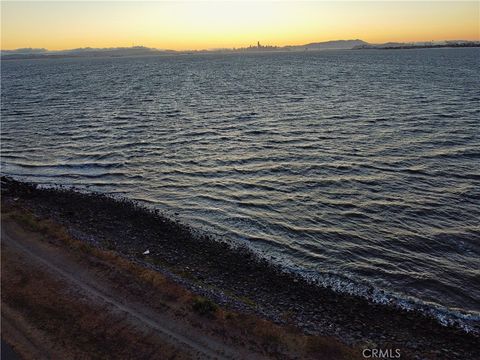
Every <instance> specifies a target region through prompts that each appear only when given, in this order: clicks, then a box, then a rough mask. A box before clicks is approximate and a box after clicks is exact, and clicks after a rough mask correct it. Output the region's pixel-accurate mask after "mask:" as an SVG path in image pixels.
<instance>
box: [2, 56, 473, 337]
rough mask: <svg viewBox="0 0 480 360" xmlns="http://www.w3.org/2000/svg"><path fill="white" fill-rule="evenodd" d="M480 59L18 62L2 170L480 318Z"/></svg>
mask: <svg viewBox="0 0 480 360" xmlns="http://www.w3.org/2000/svg"><path fill="white" fill-rule="evenodd" d="M479 59H480V49H429V50H426V49H422V50H393V51H387V50H385V51H326V52H310V53H309V52H305V53H274V54H268V53H264V54H228V55H219V54H207V55H186V56H169V57H137V58H135V57H132V58H95V59H55V60H23V61H4V62H2V97H1V99H2V108H1V115H2V172H3V173H5V174H10V175H14V176H16V177H18V178H22V179H27V180H32V181H36V182H39V183H43V184H52V183H55V184H67V185H75V186H81V187H87V186H88V189H90V190H95V191H102V192H106V193H116V194H120V195H122V196H126V197H128V198H131V199H135V200H139V201H142V202H145V203H148V204H149V206H154V207H157V208H159V209H161V210H163V211H165V212H167V213H168V214H171V215H172V216H177V215H175V213H178V217H179V218H180V219H181V220H182V221H183V222H185V223H188V224H191V225H193V226H195V227H196V228H199V229H202V230H203V231H209V232H212V233H214V234H217V235H219V236H223V237H224V238H225V239H229V241H232V242H235V243H238V242H240V243H246V244H248V245H249V246H250V247H251V248H253V249H254V250H256V251H258V252H260V253H261V254H263V256H266V257H267V258H269V259H270V260H272V261H274V262H279V263H281V264H283V266H285V267H286V268H288V269H290V270H293V271H300V272H301V273H303V274H304V275H305V276H309V277H311V278H313V279H315V280H316V281H318V282H319V283H321V284H323V285H329V286H333V287H334V288H336V289H337V290H339V291H346V292H350V293H356V294H360V295H362V296H367V297H370V298H373V299H374V300H375V301H380V302H396V303H398V304H401V305H402V306H404V307H419V308H422V309H424V311H427V312H434V313H435V314H436V316H437V317H438V318H439V319H440V320H441V321H443V322H445V323H446V322H449V321H457V320H460V321H461V322H462V323H463V324H464V325H465V324H467V323H469V322H470V325H471V324H472V323H474V324H475V323H476V324H477V326H478V321H479V319H480V304H479V299H480V273H479V269H480V222H479V219H480V166H479V165H480V162H479V159H480V126H479V118H480V116H479V115H480V106H479V104H480V91H479V84H480V81H479V80H480V66H479V65H480V63H479V62H480V60H479ZM372 288H373V290H372ZM470 325H465V326H466V327H467V328H468V326H470ZM474 326H475V325H474Z"/></svg>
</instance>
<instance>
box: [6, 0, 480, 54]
mask: <svg viewBox="0 0 480 360" xmlns="http://www.w3.org/2000/svg"><path fill="white" fill-rule="evenodd" d="M1 7H2V25H1V29H2V35H1V48H2V49H4V50H7V49H16V48H26V47H31V48H48V49H50V50H61V49H71V48H78V47H99V48H102V47H129V46H132V45H143V46H148V47H152V48H159V49H174V50H200V49H212V48H232V47H245V46H249V45H252V44H256V42H257V41H258V40H259V41H260V42H261V43H262V44H270V45H278V46H283V45H301V44H305V43H310V42H319V41H327V40H338V39H362V40H364V41H367V42H370V43H382V42H388V41H398V42H409V41H431V40H480V25H479V24H480V19H479V17H480V3H479V2H476V1H473V2H458V1H457V2H453V1H448V2H447V1H441V2H440V1H438V2H394V1H383V2H366V1H356V2H343V1H330V2H293V1H292V2H136V3H135V2H119V1H116V2H83V3H81V2H66V1H63V2H43V1H37V2H20V1H7V2H2V4H1Z"/></svg>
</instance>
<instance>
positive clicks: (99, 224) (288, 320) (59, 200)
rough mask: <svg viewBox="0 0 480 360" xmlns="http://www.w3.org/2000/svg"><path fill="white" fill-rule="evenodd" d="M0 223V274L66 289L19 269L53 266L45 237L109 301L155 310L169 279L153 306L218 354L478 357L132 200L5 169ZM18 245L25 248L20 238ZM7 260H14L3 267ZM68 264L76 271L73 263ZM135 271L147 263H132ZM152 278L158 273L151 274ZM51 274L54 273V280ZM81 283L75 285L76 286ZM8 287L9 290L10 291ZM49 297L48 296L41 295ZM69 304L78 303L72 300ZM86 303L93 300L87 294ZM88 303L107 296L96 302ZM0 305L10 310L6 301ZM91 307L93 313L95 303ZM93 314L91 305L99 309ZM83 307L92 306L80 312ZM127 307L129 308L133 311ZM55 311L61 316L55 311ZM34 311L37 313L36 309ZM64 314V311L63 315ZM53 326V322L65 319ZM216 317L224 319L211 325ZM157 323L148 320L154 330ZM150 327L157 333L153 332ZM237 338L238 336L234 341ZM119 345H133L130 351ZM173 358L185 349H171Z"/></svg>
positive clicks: (473, 342)
mask: <svg viewBox="0 0 480 360" xmlns="http://www.w3.org/2000/svg"><path fill="white" fill-rule="evenodd" d="M4 221H7V223H5V222H4ZM4 224H5V225H4ZM2 225H3V226H2V229H3V228H5V229H7V230H8V229H10V230H8V231H10V233H5V234H4V232H2V257H3V259H2V260H3V261H2V266H4V265H5V266H6V267H7V268H6V270H4V269H2V273H3V274H5V272H4V271H7V272H8V271H12V272H14V273H15V272H16V271H18V269H22V268H24V269H27V270H25V271H27V273H26V274H24V275H21V276H20V278H18V276H17V277H16V279H17V281H20V283H21V282H22V281H24V280H22V279H23V278H26V279H29V278H30V277H32V276H34V274H42V273H45V274H48V275H45V277H46V279H48V280H45V283H46V284H47V283H48V282H49V281H51V282H52V283H51V292H53V293H56V292H58V291H60V292H61V291H62V290H61V289H64V288H68V286H67V285H66V284H70V285H69V286H72V283H75V281H74V280H73V279H69V278H68V277H67V278H65V276H63V278H62V280H61V281H60V280H58V278H56V277H58V276H59V275H58V274H57V275H54V276H53V278H52V269H51V268H50V270H45V269H44V270H42V271H43V272H42V271H40V270H41V269H40V270H39V269H37V268H35V269H34V268H31V269H30V268H29V267H25V264H26V263H28V264H35V263H38V264H40V265H39V267H40V268H42V266H45V261H47V263H48V262H50V261H49V260H48V259H50V260H52V261H51V262H52V263H54V259H55V257H51V258H48V257H47V255H46V254H48V253H49V252H52V251H54V250H51V249H50V250H45V251H43V250H39V249H41V246H39V245H38V244H43V245H42V246H47V245H48V246H53V247H54V248H55V249H57V250H55V251H57V252H58V253H59V254H63V255H58V256H57V258H65V257H66V258H74V259H75V260H71V264H70V265H71V266H70V265H69V267H67V269H70V272H69V273H77V272H79V273H82V270H81V269H83V268H86V269H89V270H88V271H93V273H94V274H95V275H94V276H93V275H92V277H93V278H95V279H101V281H102V282H106V284H105V285H101V284H100V281H97V282H98V284H97V285H96V286H93V288H95V289H98V288H105V289H109V288H112V287H113V288H114V289H116V291H119V289H123V288H125V289H126V292H125V291H123V290H122V291H123V292H122V291H121V292H119V293H115V292H107V295H108V296H107V299H110V300H114V299H119V298H124V299H128V298H129V296H132V295H131V294H137V295H138V294H140V295H141V296H140V297H138V298H136V300H135V301H140V302H141V303H142V302H143V303H145V302H148V304H147V305H148V306H146V308H147V310H148V311H149V312H154V313H156V312H158V311H159V310H158V309H156V308H155V307H154V306H153V305H152V304H153V303H155V302H153V300H152V299H155V298H156V296H160V295H158V294H162V291H167V293H168V289H172V288H173V289H175V291H174V292H175V293H177V292H178V293H180V294H188V295H179V296H173V298H169V296H168V295H166V298H168V299H170V300H168V301H165V300H163V301H162V302H159V303H160V304H161V303H167V305H168V306H167V307H168V308H169V309H173V310H171V311H172V313H173V314H175V311H177V312H178V314H177V315H178V316H177V317H178V318H182V316H183V317H186V318H188V319H189V318H190V316H191V318H192V319H193V320H191V321H188V322H187V323H188V324H189V325H188V326H187V327H185V329H184V330H182V329H180V331H178V334H189V333H191V334H194V335H192V336H191V338H192V339H198V338H199V337H200V338H202V336H205V334H209V335H208V336H212V339H213V340H211V339H210V338H208V339H207V340H205V339H204V340H202V341H203V342H205V341H206V342H207V343H210V342H211V343H212V344H213V345H212V346H211V347H208V346H207V350H208V349H210V350H208V351H214V352H215V351H217V350H218V349H219V348H222V346H224V347H225V348H224V349H223V350H222V351H224V352H225V354H227V353H231V354H241V351H247V352H248V354H255V356H257V355H258V356H263V357H273V358H289V357H293V358H295V357H297V358H308V357H313V358H332V359H335V358H362V350H363V349H367V348H372V349H373V348H374V349H393V350H395V349H399V350H400V352H401V354H402V358H421V359H423V358H426V359H466V358H472V356H476V353H475V351H476V346H477V344H478V340H479V339H478V336H477V335H474V334H468V333H465V332H464V331H462V330H461V329H457V328H454V327H445V326H442V325H441V324H439V323H438V322H437V321H436V320H435V319H433V318H429V317H427V316H425V315H422V314H419V313H417V312H413V311H410V312H409V311H406V310H402V309H398V308H395V307H392V306H387V305H379V304H372V303H370V302H369V301H367V300H366V299H362V298H358V297H355V296H350V295H345V294H338V293H336V292H334V291H333V290H331V289H327V288H322V287H319V286H315V285H313V284H311V283H309V282H308V281H307V280H306V279H303V278H301V277H297V276H295V275H293V274H289V273H285V272H284V271H282V269H281V268H279V267H278V266H274V265H272V264H270V263H268V262H267V261H265V260H263V259H260V258H258V257H256V256H255V255H254V254H253V253H251V252H250V251H248V249H245V248H238V247H231V246H230V245H229V244H228V242H226V241H219V240H218V239H213V238H211V237H209V236H208V235H199V234H197V233H195V232H194V231H193V230H192V229H190V228H188V227H187V226H185V225H184V224H180V223H178V222H176V221H175V220H172V219H169V218H167V217H165V216H162V215H161V214H159V213H158V212H155V211H152V210H149V209H147V208H144V207H142V206H140V205H138V204H136V203H133V202H131V201H128V200H122V199H114V198H111V197H108V196H105V195H101V194H96V193H84V192H78V191H74V190H71V189H64V188H60V187H57V188H38V187H37V186H35V185H34V184H29V183H24V182H18V181H15V180H12V179H9V178H5V177H4V178H2ZM11 229H13V230H11ZM52 229H53V230H52ZM22 231H24V232H25V231H27V232H29V234H32V233H33V234H36V235H35V236H38V237H39V238H38V239H37V240H36V242H35V244H34V245H32V244H31V243H30V242H28V241H31V240H30V239H31V238H32V236H26V235H24V236H23V237H22V236H20V235H18V234H19V233H21V232H22ZM52 231H53V232H52ZM9 234H13V235H9ZM5 239H6V240H5ZM19 239H20V240H19ZM27 239H28V240H27ZM42 239H43V240H42ZM52 239H53V240H52ZM220 240H221V239H220ZM22 241H23V242H22ZM17 243H18V244H20V245H19V246H17V245H16V244H17ZM27 244H30V245H28V246H27ZM46 244H47V245H46ZM72 244H73V245H72ZM29 246H30V247H31V248H29ZM4 247H6V248H4ZM25 249H26V250H29V252H28V251H26V250H25ZM42 251H43V252H42ZM15 252H16V253H17V255H18V254H19V252H20V253H22V254H23V256H24V257H25V256H26V257H27V258H28V257H30V258H34V259H35V256H37V257H38V254H43V255H42V256H40V258H43V260H45V257H47V260H45V261H43V262H42V261H41V259H40V260H39V259H37V260H35V261H31V262H28V261H24V263H23V265H22V263H21V261H22V260H15V261H20V263H15V261H13V259H21V257H17V256H15V255H14V253H15ZM25 254H27V255H25ZM102 254H103V255H102ZM105 254H108V256H107V255H105ZM98 259H100V260H98ZM41 264H43V265H41ZM102 264H103V265H102ZM105 264H107V265H105ZM119 264H120V265H119ZM122 264H123V265H122ZM125 264H131V265H128V266H127V265H125ZM8 266H11V268H10V270H8ZM32 266H33V265H32ZM55 266H57V265H55ZM103 266H106V268H107V269H110V270H109V271H105V272H102V270H100V269H102V267H103ZM57 267H58V266H57ZM74 268H77V269H80V270H78V271H71V270H72V269H74ZM125 268H127V269H130V270H128V271H127V270H125ZM133 268H135V269H143V270H135V271H133V270H131V269H133ZM14 269H17V270H14ZM29 269H30V270H29ZM60 270H62V268H61V267H60ZM29 271H30V273H28V272H29ZM129 271H130V272H129ZM132 271H133V272H132ZM143 271H145V273H143ZM119 274H120V275H119ZM122 274H123V275H122ZM125 274H126V275H125ZM142 274H143V275H142ZM146 274H148V275H146ZM22 276H23V277H22ZM122 276H124V277H122ZM157 276H158V277H159V279H162V280H155V279H156V278H157ZM117 277H118V278H117ZM4 279H5V281H13V280H12V279H11V278H10V277H8V278H7V277H6V276H5V275H3V276H2V288H3V290H4V291H3V292H2V303H3V302H4V295H5V289H7V290H8V289H11V291H14V289H16V288H17V286H13V285H12V286H11V287H10V288H9V285H8V283H5V284H4ZM142 279H143V280H142ZM145 279H147V282H148V281H150V283H149V284H148V286H151V287H148V286H147V285H142V281H145ZM148 279H150V280H148ZM77 280H78V279H77ZM58 281H60V282H61V284H60V285H58ZM62 281H63V282H62ZM82 281H83V280H82ZM27 283H28V281H27ZM155 283H156V285H155ZM30 284H32V282H30ZM54 284H57V285H54ZM62 284H63V285H62ZM87 284H88V283H87ZM152 284H153V285H152ZM162 284H163V285H162ZM165 284H168V286H166V285H165ZM74 285H75V284H74ZM80 285H81V281H80ZM80 285H79V284H78V283H77V284H76V285H75V286H74V288H78V286H80ZM29 286H30V285H29ZM32 286H33V285H32ZM55 286H58V289H56V288H55ZM145 286H146V287H145ZM152 286H153V287H152ZM80 287H81V286H80ZM48 288H49V286H45V287H43V288H42V289H41V290H42V291H43V292H44V293H45V291H46V290H45V289H48ZM27 290H28V286H27ZM27 290H25V292H24V293H22V294H16V295H12V296H18V297H19V298H22V296H23V297H26V298H27V299H28V298H29V296H31V297H34V295H33V294H35V292H36V291H38V290H39V289H35V288H32V289H30V290H28V291H27ZM29 291H30V292H29ZM72 291H79V290H78V289H77V290H72ZM84 291H85V289H84ZM8 294H9V293H8V291H7V296H8ZM44 295H45V296H46V297H48V294H47V293H45V294H44ZM90 295H91V294H90ZM177 295H178V294H177ZM69 296H71V295H69ZM93 297H94V298H95V296H93ZM97 297H98V296H97ZM100 297H101V296H100ZM175 297H176V298H175ZM67 298H68V296H67ZM146 299H149V300H148V301H147V300H146ZM104 300H105V299H104ZM65 301H66V300H65ZM115 301H117V300H115ZM7 302H8V301H7ZM24 302H26V303H27V305H25V306H26V307H27V308H28V306H32V307H33V308H35V306H36V305H35V304H30V305H28V304H29V303H28V301H27V300H25V301H24ZM107 302H108V301H107ZM110 302H111V301H110ZM102 304H103V305H102ZM83 305H85V304H83ZM83 305H82V306H83ZM120 305H122V304H120ZM72 306H73V308H75V306H76V305H75V304H73V305H72ZM86 306H87V307H88V306H90V307H92V306H94V305H93V303H92V302H87V303H86ZM95 306H100V307H101V306H105V304H104V303H101V302H100V304H95ZM111 306H112V305H110V307H111ZM122 306H123V305H122ZM152 307H153V308H152ZM2 308H4V309H8V305H7V307H6V308H5V307H2ZM40 308H41V306H40ZM58 308H62V306H59V307H58ZM127 308H128V307H127ZM132 308H133V306H132ZM14 310H15V311H17V312H20V313H21V312H22V311H24V309H23V310H22V309H21V308H20V309H18V308H17V309H14ZM89 311H93V310H92V308H91V309H90V310H89ZM169 311H170V310H169ZM57 312H58V311H57ZM95 312H96V313H98V312H99V309H96V310H95ZM85 313H88V311H87V310H85ZM100 313H101V312H100ZM108 314H109V313H108V312H107V315H106V316H107V318H108V317H109V316H113V315H112V314H110V315H108ZM127 314H129V315H128V316H132V314H130V313H129V312H128V311H127ZM185 314H186V315H185ZM57 315H58V317H60V318H61V316H60V314H57ZM137 315H138V314H137ZM140 315H142V314H140ZM2 316H3V310H2ZM38 316H39V317H41V316H42V314H41V311H39V313H38ZM142 316H144V315H142ZM142 316H140V318H142ZM66 317H67V318H68V316H66ZM133 317H134V318H135V316H133ZM144 317H145V318H148V316H144ZM54 318H55V317H54ZM195 319H196V320H195ZM198 319H200V320H198ZM231 319H235V320H231ZM239 319H244V320H241V321H240V320H239ZM245 319H249V320H245ZM24 320H25V321H28V320H29V319H26V318H25V319H24ZM137 320H138V316H137ZM177 321H178V320H176V321H173V322H172V324H174V325H172V326H173V327H177V326H178V323H177ZM105 322H108V319H107V320H105ZM60 323H61V321H60V320H59V323H58V324H60ZM159 323H160V322H159ZM210 323H211V324H210ZM58 324H57V325H56V327H58V326H60V325H58ZM180 324H183V323H182V322H180ZM192 324H193V325H192ZM195 324H196V325H195ZM199 324H207V326H206V327H205V329H203V328H202V326H205V325H199ZM218 324H222V326H221V327H218ZM234 324H237V325H235V326H234ZM239 324H240V328H239V327H238V325H239ZM247 324H250V325H247ZM97 325H98V324H97ZM153 325H154V324H153ZM153 325H152V324H150V327H152V326H153ZM142 326H145V327H147V328H148V326H149V324H144V323H142ZM199 326H200V327H199ZM182 327H183V325H182ZM53 328H55V327H53ZM242 328H243V329H244V331H243V332H242ZM88 329H89V327H88V326H87V327H86V328H85V329H84V330H85V331H83V333H88ZM127 329H130V327H127ZM153 329H155V326H153ZM199 329H200V330H199ZM219 329H221V330H219ZM167 330H168V329H167ZM42 331H45V329H43V330H42ZM128 331H131V332H128ZM128 331H127V333H125V334H124V336H125V339H124V340H122V343H123V344H128V343H131V342H132V341H134V340H132V339H136V340H135V341H137V340H138V339H142V336H143V335H141V334H139V333H137V332H135V331H137V330H132V329H131V330H128ZM168 331H172V330H171V329H170V330H168ZM154 332H155V333H158V332H159V333H162V332H161V331H160V330H158V329H157V331H154ZM176 333H177V332H174V334H176ZM210 334H211V335H210ZM219 334H220V335H219ZM242 334H243V335H242ZM182 336H184V335H182ZM107 338H108V339H109V337H108V336H106V337H105V339H107ZM174 338H175V336H174ZM233 338H235V339H237V340H232V339H233ZM129 339H130V340H129ZM169 339H170V337H168V336H166V337H161V336H160V338H159V339H156V340H155V341H153V340H152V341H153V343H155V344H160V345H159V346H162V345H161V344H163V347H164V348H165V349H170V350H168V351H172V354H174V353H175V351H176V350H175V349H178V348H182V347H181V346H178V343H177V344H175V341H178V339H177V340H175V341H173V342H172V341H169ZM219 339H220V340H219ZM238 339H243V340H240V341H238ZM252 339H253V340H252ZM259 339H260V340H259ZM187 340H188V339H187ZM250 342H251V343H252V344H250ZM172 343H173V345H172ZM219 344H220V345H219ZM222 344H224V345H222ZM247 344H249V345H247ZM72 346H73V345H72ZM75 346H76V345H75ZM75 346H73V348H74V349H77V350H75V351H80V350H78V349H79V348H81V347H79V346H77V347H75ZM193 347H195V346H193ZM114 348H115V347H114V346H113V345H112V349H114ZM149 349H150V351H153V353H155V351H154V350H152V349H154V348H151V347H150V348H149ZM212 349H213V350H212ZM215 349H217V350H215ZM62 351H66V350H62ZM72 351H73V350H72ZM125 351H126V352H127V353H128V351H129V350H128V349H126V350H125ZM165 351H167V350H165ZM199 351H200V350H199ZM219 351H220V350H219ZM200 352H201V351H200ZM191 353H192V352H191V351H190V352H188V351H187V353H186V354H183V355H185V356H187V357H188V356H189V355H191ZM180 355H182V354H181V352H178V356H180ZM183 355H182V356H183ZM176 356H177V355H176ZM206 356H207V357H208V354H207V355H206ZM232 356H234V355H232ZM252 356H253V355H252ZM240 357H241V356H240Z"/></svg>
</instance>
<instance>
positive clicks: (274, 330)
mask: <svg viewBox="0 0 480 360" xmlns="http://www.w3.org/2000/svg"><path fill="white" fill-rule="evenodd" d="M5 215H7V216H8V217H10V218H12V219H14V220H16V221H17V222H19V223H20V224H22V225H23V226H24V227H25V228H27V229H29V230H31V231H34V232H38V233H40V234H42V235H43V236H44V237H45V238H48V239H49V240H52V239H53V240H54V241H55V242H56V243H57V245H59V246H66V247H68V248H69V249H71V250H74V252H75V253H77V255H78V254H82V256H81V258H82V259H83V261H84V259H85V256H84V255H88V256H89V257H92V258H95V259H96V261H101V262H103V263H104V264H107V265H108V266H109V267H111V268H114V269H115V271H116V272H117V273H118V272H121V273H123V274H127V275H128V276H130V277H133V278H134V279H136V281H137V282H138V283H139V284H143V285H144V286H146V287H147V288H150V290H147V291H151V292H154V293H155V296H157V297H159V298H161V299H163V300H164V301H166V302H167V303H170V304H173V307H174V308H176V309H179V308H182V309H184V310H185V311H186V312H187V313H186V314H183V315H184V316H186V317H187V318H196V317H198V316H200V317H204V320H202V326H208V327H209V328H210V330H211V331H212V333H216V334H221V335H222V336H223V337H224V339H229V341H237V342H240V343H242V344H245V343H249V344H254V346H255V347H256V349H257V350H258V351H260V352H262V353H264V354H268V355H270V356H272V357H275V358H285V357H289V355H296V356H297V357H301V358H314V359H326V360H328V359H358V358H361V351H360V350H359V349H357V348H351V347H348V346H346V345H344V344H342V343H341V342H339V341H338V340H336V339H334V338H330V337H321V336H307V335H304V334H303V333H301V332H300V331H298V330H296V329H294V328H293V327H286V326H279V325H276V324H274V323H272V322H270V321H267V320H264V319H261V318H258V317H256V316H252V315H246V314H240V313H236V312H231V311H228V310H226V309H224V308H221V307H218V306H217V305H216V304H214V303H213V302H211V301H210V300H208V299H205V298H201V297H198V296H195V295H194V294H192V293H191V292H190V291H188V290H187V289H185V288H184V287H182V286H180V285H179V284H177V283H175V282H173V281H172V280H170V279H169V278H167V277H166V276H164V275H163V274H161V273H159V272H157V271H153V270H151V269H147V268H144V267H142V266H140V265H138V264H136V263H134V262H132V261H130V260H128V259H125V258H123V257H121V256H119V255H118V254H117V253H115V252H114V251H112V250H108V249H101V248H97V247H93V246H91V245H89V244H86V243H84V242H82V241H79V240H76V239H73V238H72V237H71V236H70V235H69V234H68V232H67V230H66V229H65V228H64V227H62V226H61V225H59V224H56V223H54V222H53V221H50V220H48V219H39V218H37V217H35V216H34V215H33V214H32V213H31V212H29V211H26V210H25V209H21V210H18V209H10V211H9V213H8V214H4V216H5ZM19 276H22V275H21V274H20V275H19ZM17 278H18V276H17ZM2 285H3V284H2ZM9 289H10V290H9V291H13V288H9ZM19 291H20V292H15V291H13V292H12V294H13V295H12V296H16V299H15V301H16V302H17V303H18V304H22V307H25V308H26V309H36V312H35V317H36V319H38V321H46V320H45V318H46V317H49V318H51V319H52V320H50V321H47V322H48V323H50V324H52V327H49V329H50V330H52V331H55V328H56V327H61V323H62V322H66V323H70V322H71V319H70V318H71V316H70V315H69V316H68V317H66V316H65V314H72V312H71V311H72V307H73V308H76V311H77V312H78V314H77V315H75V316H78V317H79V318H80V319H81V321H79V322H78V323H77V325H75V326H74V327H73V329H74V330H72V331H73V332H72V336H73V335H74V333H75V334H77V333H79V332H85V331H86V330H88V329H89V328H92V329H103V330H101V331H100V332H98V331H94V334H95V336H97V339H101V341H99V343H102V342H103V341H105V342H106V343H105V346H104V350H101V349H96V348H95V349H96V350H94V351H95V352H98V353H99V354H100V353H101V354H103V355H106V354H107V353H108V351H116V350H115V344H113V343H112V344H111V345H109V341H112V340H109V339H108V338H109V336H108V335H109V334H110V327H109V326H106V324H107V323H108V319H103V318H102V317H101V316H100V317H89V316H88V315H86V312H84V311H82V310H81V307H79V306H80V305H79V304H68V302H66V303H63V304H61V303H58V302H56V301H53V302H52V303H51V304H49V303H48V301H46V299H47V298H48V296H47V294H46V293H45V298H43V297H41V296H40V297H36V296H34V294H33V293H28V292H25V293H21V291H23V290H22V289H21V288H20V290H19ZM52 291H53V292H52ZM48 293H49V294H52V293H55V290H54V289H50V291H49V292H48ZM15 294H16V295H15ZM32 298H37V299H38V300H35V301H37V302H38V303H36V304H31V303H29V302H30V301H33V300H32ZM22 299H23V300H22ZM43 300H45V301H43ZM188 309H191V310H190V311H189V310H188ZM32 311H33V310H32ZM42 319H43V320H42ZM112 337H113V338H114V336H112ZM82 339H83V338H82V337H80V338H79V339H78V341H85V343H81V344H80V343H79V344H77V345H82V346H85V345H88V340H87V339H83V340H82ZM121 339H122V340H121V341H120V342H121V343H123V344H124V343H128V342H133V343H135V341H138V340H137V339H134V338H132V337H128V336H127V335H125V336H124V337H123V338H121ZM233 339H236V340H233ZM97 341H98V340H97ZM88 346H93V345H88ZM105 349H107V350H108V351H107V350H105ZM102 351H104V352H102ZM105 351H107V352H105ZM108 354H109V355H110V356H109V357H111V355H112V354H111V353H108Z"/></svg>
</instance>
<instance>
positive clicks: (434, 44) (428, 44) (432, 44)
mask: <svg viewBox="0 0 480 360" xmlns="http://www.w3.org/2000/svg"><path fill="white" fill-rule="evenodd" d="M478 46H480V41H468V40H447V41H422V42H409V43H401V42H388V43H384V44H368V43H365V44H363V45H357V46H355V47H354V49H358V50H361V49H420V48H442V47H478Z"/></svg>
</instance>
